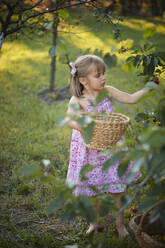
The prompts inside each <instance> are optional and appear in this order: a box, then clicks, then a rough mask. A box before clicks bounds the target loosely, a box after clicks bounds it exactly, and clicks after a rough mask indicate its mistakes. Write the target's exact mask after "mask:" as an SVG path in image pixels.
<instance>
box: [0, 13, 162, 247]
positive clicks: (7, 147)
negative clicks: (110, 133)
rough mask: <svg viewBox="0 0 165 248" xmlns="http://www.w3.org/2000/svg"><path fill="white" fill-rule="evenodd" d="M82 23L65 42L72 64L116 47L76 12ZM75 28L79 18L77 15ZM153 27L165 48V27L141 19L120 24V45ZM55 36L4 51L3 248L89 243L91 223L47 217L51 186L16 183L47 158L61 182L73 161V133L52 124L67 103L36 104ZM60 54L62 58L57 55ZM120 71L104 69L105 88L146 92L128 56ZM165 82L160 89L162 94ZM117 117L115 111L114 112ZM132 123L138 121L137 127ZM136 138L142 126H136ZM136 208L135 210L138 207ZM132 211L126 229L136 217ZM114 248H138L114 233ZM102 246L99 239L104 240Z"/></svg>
mask: <svg viewBox="0 0 165 248" xmlns="http://www.w3.org/2000/svg"><path fill="white" fill-rule="evenodd" d="M78 14H79V15H81V16H83V17H84V18H82V19H80V20H81V21H80V23H79V24H77V26H76V27H75V28H74V32H77V33H78V35H73V34H70V35H66V34H65V35H64V36H63V39H64V40H65V43H66V46H67V50H68V51H69V56H70V58H71V60H75V58H76V57H77V56H78V55H79V54H81V53H82V52H83V50H84V49H86V48H89V47H90V48H91V49H92V50H94V49H96V48H98V49H103V51H104V52H108V51H109V50H110V49H111V47H112V46H114V47H119V43H118V42H117V41H115V40H113V39H112V32H111V28H110V26H109V25H108V24H105V25H103V24H100V23H96V22H95V20H94V18H93V17H92V15H89V13H86V12H82V13H78ZM72 15H73V16H72V19H71V21H72V22H76V21H77V16H76V14H75V13H74V12H73V13H72ZM148 25H155V26H156V27H157V33H156V36H155V37H156V38H154V37H153V39H155V40H156V42H157V43H158V48H159V49H160V50H163V49H164V41H165V26H164V23H163V24H162V23H161V22H157V21H156V20H152V23H151V22H149V21H147V20H144V19H138V18H126V20H125V22H124V23H123V24H122V39H128V38H129V39H133V40H135V43H138V41H139V40H140V39H141V38H142V27H145V26H146V27H147V26H148ZM50 44H51V36H50V34H47V35H44V36H42V37H38V36H37V35H30V34H29V39H28V38H27V37H24V36H22V37H20V38H19V39H18V40H13V41H12V40H11V39H8V40H7V41H6V42H5V43H4V45H3V48H2V51H1V52H0V61H1V67H0V105H1V115H0V137H1V139H0V151H1V152H0V173H1V181H0V195H1V200H0V210H1V211H0V212H1V213H0V219H1V221H0V248H13V247H16V248H17V247H28V248H29V247H39V248H41V247H49V248H51V247H64V246H65V245H71V244H75V243H77V244H79V247H84V246H85V245H86V244H88V239H87V238H86V237H85V236H84V230H85V229H86V221H85V220H83V219H81V218H80V219H79V218H77V219H76V220H75V221H73V222H71V223H61V222H60V220H59V215H58V214H56V215H52V216H51V217H50V216H47V214H46V212H45V209H46V206H47V204H48V202H49V201H50V200H52V199H53V198H54V197H55V195H56V192H57V188H56V187H54V186H53V185H52V184H51V183H50V184H42V183H41V182H39V181H38V180H36V179H25V178H21V177H18V175H17V170H18V168H20V167H21V166H23V165H28V164H31V165H39V166H42V160H43V159H50V161H51V167H50V173H52V174H53V175H55V176H56V177H57V178H59V180H61V181H64V180H65V177H66V172H67V166H68V162H69V144H70V138H71V130H70V129H68V128H67V127H62V128H59V127H58V126H57V123H56V122H55V120H56V119H57V118H59V117H60V116H63V115H64V114H65V111H66V108H67V103H68V101H67V100H66V101H64V102H59V103H57V102H54V103H53V104H51V105H48V104H46V103H45V102H43V101H41V100H40V99H39V98H38V93H39V92H40V91H41V90H43V88H47V87H48V86H49V71H50V57H49V55H48V51H49V49H50ZM59 53H64V51H63V50H62V48H59ZM117 56H118V65H117V67H115V68H112V69H111V70H107V83H108V84H112V85H113V86H115V87H117V88H119V89H121V90H125V91H127V92H130V93H131V92H134V91H136V90H138V89H140V88H142V87H143V83H142V82H140V79H139V78H138V77H137V75H136V71H133V72H125V71H123V70H122V63H123V61H124V57H125V56H124V55H122V54H117ZM164 79H165V77H164V76H163V77H162V78H161V88H162V89H163V88H164ZM68 82H69V70H68V68H67V66H65V65H63V64H61V63H60V61H59V60H58V61H57V75H56V87H63V86H65V85H67V84H68ZM153 94H154V95H153V97H150V98H147V99H144V100H143V101H140V102H139V103H138V104H137V105H132V106H127V107H128V108H129V109H130V110H132V111H134V112H136V113H137V112H139V111H144V109H145V108H148V109H149V110H151V109H152V108H153V107H154V106H155V104H156V103H157V101H158V100H159V98H160V97H161V94H163V93H160V92H155V93H153ZM115 109H116V110H118V111H122V112H123V110H119V108H118V107H116V106H115ZM133 123H134V124H135V122H133ZM134 127H135V131H137V132H138V130H139V129H138V128H139V127H138V125H137V124H135V125H134ZM135 204H136V203H135ZM131 214H132V213H131V210H130V209H128V210H127V214H126V224H128V219H129V218H130V216H131ZM109 232H110V233H109V237H110V239H109V241H108V242H109V246H111V247H112V248H113V247H115V248H116V247H121V246H122V247H123V248H124V247H134V248H136V247H137V243H136V241H135V240H134V239H131V237H130V238H128V239H127V240H123V239H119V238H118V236H117V233H116V229H115V227H114V226H113V225H112V227H111V229H110V230H109ZM99 235H100V236H99V238H98V239H101V238H102V237H101V234H99Z"/></svg>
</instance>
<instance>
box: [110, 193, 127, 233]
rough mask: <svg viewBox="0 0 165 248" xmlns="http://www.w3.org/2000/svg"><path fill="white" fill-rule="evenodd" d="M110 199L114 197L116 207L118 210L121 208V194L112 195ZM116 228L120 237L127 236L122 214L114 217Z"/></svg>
mask: <svg viewBox="0 0 165 248" xmlns="http://www.w3.org/2000/svg"><path fill="white" fill-rule="evenodd" d="M112 197H114V199H115V201H116V207H117V209H118V210H119V209H120V208H121V207H122V204H121V197H122V193H119V194H112ZM116 227H117V230H118V233H119V236H120V237H125V236H127V235H129V233H128V231H127V229H126V227H125V225H124V213H123V212H122V213H120V214H119V215H118V216H117V217H116Z"/></svg>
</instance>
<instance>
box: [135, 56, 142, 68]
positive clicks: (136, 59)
mask: <svg viewBox="0 0 165 248" xmlns="http://www.w3.org/2000/svg"><path fill="white" fill-rule="evenodd" d="M141 61H142V56H141V55H137V56H136V57H135V59H134V62H133V66H134V67H139V65H140V63H141Z"/></svg>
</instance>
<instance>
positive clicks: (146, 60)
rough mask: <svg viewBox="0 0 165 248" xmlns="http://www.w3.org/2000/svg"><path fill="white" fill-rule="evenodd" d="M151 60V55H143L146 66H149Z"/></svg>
mask: <svg viewBox="0 0 165 248" xmlns="http://www.w3.org/2000/svg"><path fill="white" fill-rule="evenodd" d="M150 62H151V57H150V56H144V57H143V63H144V66H148V65H149V64H150Z"/></svg>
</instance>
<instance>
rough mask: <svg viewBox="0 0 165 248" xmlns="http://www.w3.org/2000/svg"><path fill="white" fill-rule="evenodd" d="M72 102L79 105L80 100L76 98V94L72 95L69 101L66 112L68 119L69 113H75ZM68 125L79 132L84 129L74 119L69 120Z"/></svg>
mask: <svg viewBox="0 0 165 248" xmlns="http://www.w3.org/2000/svg"><path fill="white" fill-rule="evenodd" d="M72 104H77V105H78V106H79V103H78V100H77V99H76V97H75V96H72V97H71V99H70V101H69V104H68V110H67V112H66V114H67V116H66V117H65V119H66V120H68V119H69V115H72V114H74V109H73V108H72ZM67 126H68V127H70V128H73V129H76V130H78V131H79V132H81V131H82V130H81V127H80V125H79V124H78V123H77V122H76V121H74V120H70V121H68V122H67Z"/></svg>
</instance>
